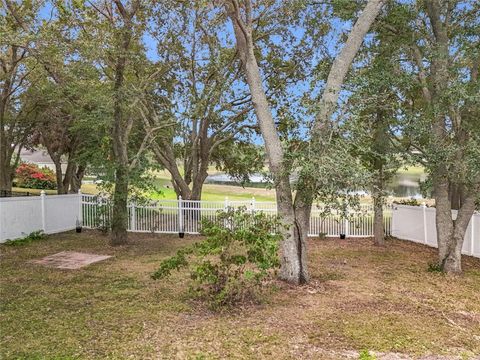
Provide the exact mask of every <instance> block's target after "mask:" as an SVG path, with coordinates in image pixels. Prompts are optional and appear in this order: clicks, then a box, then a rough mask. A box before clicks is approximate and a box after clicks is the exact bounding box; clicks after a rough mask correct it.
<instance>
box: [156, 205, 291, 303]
mask: <svg viewBox="0 0 480 360" xmlns="http://www.w3.org/2000/svg"><path fill="white" fill-rule="evenodd" d="M281 226H282V225H281V224H280V222H279V221H278V219H277V218H276V217H274V216H269V215H266V214H265V213H263V212H258V213H252V212H251V211H248V210H247V209H246V208H245V207H242V208H239V209H233V208H229V209H228V210H227V211H224V212H220V213H218V214H217V217H216V220H215V221H210V220H207V221H203V222H202V235H204V236H206V238H205V239H204V240H202V241H200V242H197V243H195V244H193V245H191V246H189V247H186V248H183V249H181V250H179V251H178V252H177V253H176V254H175V255H174V256H172V257H170V258H167V259H165V260H164V261H162V263H161V264H160V266H159V268H158V270H157V271H156V272H155V273H154V274H152V278H153V279H161V278H165V277H167V276H169V275H170V274H171V272H172V271H173V270H180V269H182V268H185V267H188V268H189V272H190V278H191V279H192V280H193V281H194V285H196V286H197V287H198V288H197V292H196V293H197V295H198V296H200V297H201V298H205V299H206V300H207V301H208V302H209V303H210V305H212V306H213V307H217V306H224V305H227V306H228V305H232V304H235V303H237V302H239V301H242V299H245V295H246V294H249V296H248V298H249V299H250V300H252V296H253V295H252V294H254V293H255V291H258V290H259V289H260V287H261V282H262V280H263V279H265V277H267V276H268V275H269V274H270V273H271V271H272V270H273V269H275V268H277V267H278V266H279V265H280V264H279V259H278V249H279V248H278V244H279V242H280V239H281V236H280V235H279V234H278V233H277V230H278V229H279V228H280V227H281Z"/></svg>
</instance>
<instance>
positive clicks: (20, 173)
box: [15, 163, 57, 190]
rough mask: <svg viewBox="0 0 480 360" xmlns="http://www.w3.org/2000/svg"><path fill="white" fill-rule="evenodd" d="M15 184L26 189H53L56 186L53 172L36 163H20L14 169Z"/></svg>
mask: <svg viewBox="0 0 480 360" xmlns="http://www.w3.org/2000/svg"><path fill="white" fill-rule="evenodd" d="M15 184H16V185H17V186H19V187H23V188H28V189H42V190H54V189H56V188H57V180H56V177H55V173H54V172H53V171H52V170H50V169H48V168H46V167H44V168H39V167H38V165H35V164H28V163H21V164H20V165H18V167H17V169H16V170H15Z"/></svg>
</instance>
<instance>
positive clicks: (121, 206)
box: [110, 164, 128, 246]
mask: <svg viewBox="0 0 480 360" xmlns="http://www.w3.org/2000/svg"><path fill="white" fill-rule="evenodd" d="M127 169H128V166H122V165H121V164H117V168H116V169H115V191H114V194H113V209H112V211H113V212H112V235H111V238H110V244H111V245H113V246H116V245H124V244H126V243H127V240H128V238H127V225H128V211H127V205H128V170H127Z"/></svg>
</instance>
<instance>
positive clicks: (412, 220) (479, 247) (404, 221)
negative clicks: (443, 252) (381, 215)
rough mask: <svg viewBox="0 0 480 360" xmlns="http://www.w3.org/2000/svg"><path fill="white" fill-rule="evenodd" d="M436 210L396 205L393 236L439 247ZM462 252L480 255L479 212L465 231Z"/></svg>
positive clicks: (393, 216)
mask: <svg viewBox="0 0 480 360" xmlns="http://www.w3.org/2000/svg"><path fill="white" fill-rule="evenodd" d="M435 211H436V210H435V208H427V207H426V206H406V205H397V206H395V207H394V209H393V215H392V236H395V237H397V238H399V239H403V240H409V241H414V242H418V243H421V244H425V245H429V246H432V247H437V246H438V245H437V228H436V221H435ZM453 215H455V212H454V213H453ZM462 253H463V254H465V255H471V256H475V257H480V214H479V213H476V214H474V215H473V216H472V219H471V220H470V223H469V225H468V228H467V231H466V233H465V239H464V242H463V248H462Z"/></svg>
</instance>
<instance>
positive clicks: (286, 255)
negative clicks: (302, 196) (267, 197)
mask: <svg viewBox="0 0 480 360" xmlns="http://www.w3.org/2000/svg"><path fill="white" fill-rule="evenodd" d="M250 10H251V9H248V11H250ZM229 16H230V17H231V19H232V23H233V28H234V32H235V37H236V40H237V48H238V50H239V55H240V59H241V61H242V65H243V68H244V70H245V74H246V78H247V84H248V87H249V89H250V93H251V95H252V103H253V107H254V110H255V114H256V116H257V120H258V123H259V125H260V131H261V133H262V137H263V140H264V142H265V149H266V153H267V158H268V162H269V169H270V173H271V174H272V176H273V178H274V182H275V190H276V200H277V212H278V216H279V218H280V221H281V222H282V223H283V224H284V228H283V229H282V231H281V233H282V238H283V240H282V242H281V245H280V249H281V258H280V264H281V267H280V274H279V276H280V278H281V279H282V280H285V281H287V282H290V283H293V284H301V283H304V282H305V281H307V280H308V279H307V278H305V277H304V274H308V270H307V263H306V261H305V262H302V261H303V260H304V259H305V258H306V254H305V253H303V255H302V246H301V244H302V240H301V236H302V234H303V231H302V227H301V223H300V222H297V221H296V219H295V210H294V207H293V198H292V189H291V186H290V179H289V175H288V172H287V171H286V170H287V169H285V168H284V155H283V150H282V144H281V141H280V138H279V136H278V133H277V129H276V127H275V123H274V121H273V117H272V113H271V111H270V105H269V103H268V100H267V96H266V94H265V90H264V89H263V84H262V78H261V75H260V69H259V68H258V64H257V60H256V58H255V54H254V46H253V39H252V28H251V23H247V24H246V23H242V20H241V18H240V15H239V14H238V13H237V12H236V11H235V10H234V9H230V13H229Z"/></svg>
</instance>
